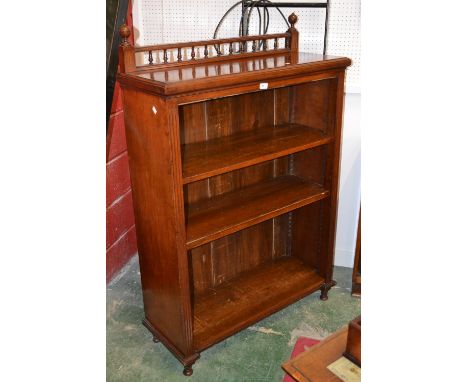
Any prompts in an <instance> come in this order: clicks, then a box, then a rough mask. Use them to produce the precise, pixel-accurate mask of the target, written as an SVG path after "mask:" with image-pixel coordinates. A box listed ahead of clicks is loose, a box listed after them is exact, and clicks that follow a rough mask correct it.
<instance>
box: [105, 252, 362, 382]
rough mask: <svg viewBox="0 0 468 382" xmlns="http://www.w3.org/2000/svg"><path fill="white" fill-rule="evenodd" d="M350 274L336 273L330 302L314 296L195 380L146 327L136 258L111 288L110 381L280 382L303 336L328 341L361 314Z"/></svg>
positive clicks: (205, 359)
mask: <svg viewBox="0 0 468 382" xmlns="http://www.w3.org/2000/svg"><path fill="white" fill-rule="evenodd" d="M351 274H352V270H351V269H350V268H343V267H335V276H334V278H335V280H336V281H337V282H338V285H337V286H336V287H335V288H332V290H331V291H330V292H329V294H328V295H329V299H328V301H326V302H323V301H320V300H319V298H318V296H319V293H318V292H317V293H314V294H312V295H310V296H308V297H306V298H304V299H302V300H300V301H299V302H297V303H295V304H293V305H291V306H289V307H287V308H286V309H283V310H282V311H280V312H278V313H276V314H274V315H272V316H270V317H268V318H266V319H265V320H263V321H260V322H258V323H257V324H256V325H254V326H252V327H250V328H248V329H246V330H243V331H242V332H240V333H238V334H236V335H235V336H232V337H230V338H228V339H227V340H225V341H223V342H221V343H219V344H217V345H215V346H213V347H212V348H210V349H208V350H207V351H205V352H203V353H202V354H201V357H200V359H199V360H198V361H197V362H196V363H195V365H194V366H193V375H192V376H191V377H185V376H184V375H182V369H183V368H182V365H181V364H180V363H179V362H178V361H177V360H176V359H175V358H174V357H173V356H172V354H171V353H170V352H169V351H168V350H166V348H165V347H164V346H163V345H162V344H160V343H158V344H155V343H153V341H152V336H151V334H150V333H149V332H148V330H147V329H146V328H144V327H143V325H141V320H142V318H143V317H144V314H143V302H142V297H141V290H140V275H139V268H138V260H137V258H136V257H135V258H134V259H132V260H131V261H130V263H129V265H128V266H127V267H126V268H125V270H124V271H123V272H122V273H121V274H120V275H119V276H117V277H116V279H114V280H113V281H112V282H111V283H110V284H109V285H108V287H107V380H108V381H111V382H117V381H125V382H129V381H138V382H140V381H141V382H146V381H155V382H156V381H157V382H172V381H185V382H199V381H203V382H228V381H232V382H276V381H278V382H280V381H282V380H283V376H284V372H283V371H282V369H281V364H282V363H283V362H284V361H286V360H287V359H289V357H290V354H291V351H292V349H293V346H294V343H295V341H296V339H297V337H298V336H305V337H312V338H321V337H322V338H323V337H325V336H327V335H328V334H329V333H332V332H334V331H336V330H337V329H339V328H340V327H342V326H343V325H346V324H347V323H348V322H349V321H350V320H351V319H353V318H354V317H356V316H357V315H359V314H360V308H361V301H360V299H359V298H355V297H351V295H350V287H351Z"/></svg>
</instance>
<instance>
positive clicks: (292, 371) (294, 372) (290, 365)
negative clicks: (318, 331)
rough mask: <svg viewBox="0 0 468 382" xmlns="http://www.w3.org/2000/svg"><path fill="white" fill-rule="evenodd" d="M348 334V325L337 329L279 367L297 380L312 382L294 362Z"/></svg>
mask: <svg viewBox="0 0 468 382" xmlns="http://www.w3.org/2000/svg"><path fill="white" fill-rule="evenodd" d="M347 334H348V325H346V326H344V327H342V328H340V329H338V330H337V331H336V332H335V333H333V334H331V335H329V336H328V337H326V338H325V339H323V340H322V341H320V343H318V344H316V345H314V346H313V347H312V348H310V349H309V350H306V351H305V352H303V353H301V354H299V355H298V356H296V357H294V358H292V359H290V360H288V361H286V362H284V363H283V364H282V365H281V368H282V369H283V370H284V371H285V372H286V373H287V374H289V375H291V376H293V378H294V379H296V380H297V381H299V382H314V381H313V380H311V379H309V378H308V377H307V376H304V375H303V374H302V372H301V371H300V370H298V369H297V368H296V367H295V366H294V363H295V362H297V361H299V360H301V359H302V358H305V357H307V356H308V355H309V354H310V353H311V352H314V353H315V352H318V351H320V349H321V348H322V347H323V346H326V345H328V343H329V342H330V341H333V340H334V339H336V338H338V337H340V336H344V337H346V336H347Z"/></svg>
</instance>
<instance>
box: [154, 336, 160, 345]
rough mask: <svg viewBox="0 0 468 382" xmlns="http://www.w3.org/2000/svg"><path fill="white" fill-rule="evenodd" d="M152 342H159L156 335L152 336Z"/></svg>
mask: <svg viewBox="0 0 468 382" xmlns="http://www.w3.org/2000/svg"><path fill="white" fill-rule="evenodd" d="M153 342H154V343H156V344H157V343H158V342H159V340H158V339H157V338H156V337H154V336H153Z"/></svg>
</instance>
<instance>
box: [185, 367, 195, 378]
mask: <svg viewBox="0 0 468 382" xmlns="http://www.w3.org/2000/svg"><path fill="white" fill-rule="evenodd" d="M192 374H193V370H192V365H187V366H184V375H185V376H187V377H190V376H191V375H192Z"/></svg>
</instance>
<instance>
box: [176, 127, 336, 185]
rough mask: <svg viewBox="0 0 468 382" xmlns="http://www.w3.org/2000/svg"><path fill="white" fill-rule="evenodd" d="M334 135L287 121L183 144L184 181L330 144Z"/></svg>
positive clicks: (185, 182) (187, 181)
mask: <svg viewBox="0 0 468 382" xmlns="http://www.w3.org/2000/svg"><path fill="white" fill-rule="evenodd" d="M332 140H333V137H332V136H331V135H329V134H326V133H324V132H323V131H321V130H319V129H314V128H311V127H308V126H304V125H298V124H294V123H284V124H281V125H274V126H268V127H262V128H257V129H252V130H247V131H243V132H239V133H236V134H233V135H230V136H226V137H221V138H215V139H210V140H208V141H203V142H196V143H188V144H184V145H182V159H183V169H182V178H183V183H184V184H187V183H191V182H195V181H198V180H201V179H206V178H208V177H211V176H215V175H219V174H222V173H225V172H228V171H233V170H237V169H240V168H243V167H247V166H252V165H254V164H258V163H261V162H264V161H268V160H272V159H275V158H279V157H281V156H285V155H288V154H292V153H295V152H298V151H302V150H306V149H310V148H313V147H317V146H320V145H324V144H327V143H329V142H331V141H332Z"/></svg>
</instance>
